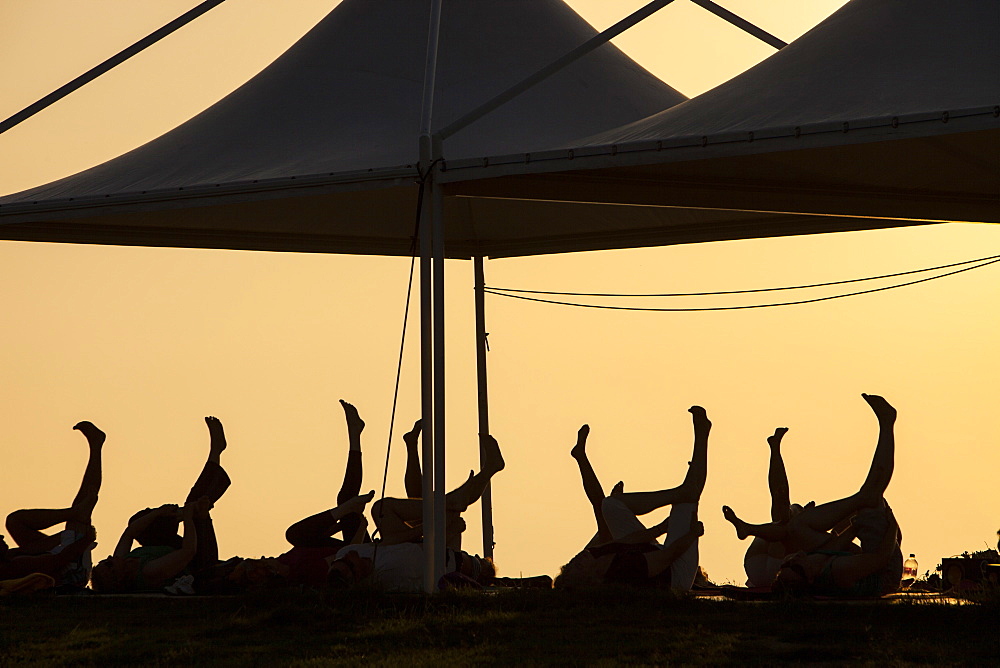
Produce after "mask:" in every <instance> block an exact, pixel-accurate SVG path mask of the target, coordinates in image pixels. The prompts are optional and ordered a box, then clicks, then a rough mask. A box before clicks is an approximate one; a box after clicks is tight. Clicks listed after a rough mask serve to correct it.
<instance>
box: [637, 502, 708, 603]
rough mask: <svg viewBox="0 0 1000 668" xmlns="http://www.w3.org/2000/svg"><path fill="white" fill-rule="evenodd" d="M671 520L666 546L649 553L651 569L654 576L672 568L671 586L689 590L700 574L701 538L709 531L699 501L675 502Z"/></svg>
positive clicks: (647, 557) (648, 562)
mask: <svg viewBox="0 0 1000 668" xmlns="http://www.w3.org/2000/svg"><path fill="white" fill-rule="evenodd" d="M668 522H669V527H670V529H669V531H668V532H667V536H666V538H665V539H664V541H663V547H662V549H660V550H657V551H656V552H649V553H647V555H646V564H647V568H648V572H649V575H650V576H651V577H652V576H656V575H659V574H660V573H662V572H664V571H665V570H667V569H668V568H669V569H670V586H671V588H672V589H680V590H682V591H688V590H690V589H691V586H692V585H693V584H694V578H695V576H696V575H697V574H698V539H699V538H700V537H701V536H702V535H704V533H705V527H704V526H703V525H702V523H701V522H699V521H698V504H696V503H676V504H674V505H673V507H672V508H671V509H670V518H669V520H668Z"/></svg>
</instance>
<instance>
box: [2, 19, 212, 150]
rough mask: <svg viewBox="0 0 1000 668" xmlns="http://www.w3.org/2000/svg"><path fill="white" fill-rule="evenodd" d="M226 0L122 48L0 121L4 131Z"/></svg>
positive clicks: (171, 23)
mask: <svg viewBox="0 0 1000 668" xmlns="http://www.w3.org/2000/svg"><path fill="white" fill-rule="evenodd" d="M224 1H225V0H206V1H205V2H202V3H201V4H200V5H198V6H197V7H195V8H193V9H191V10H190V11H187V12H185V13H184V14H181V15H180V16H178V17H177V18H176V19H174V20H173V21H171V22H170V23H168V24H167V25H165V26H163V27H162V28H160V29H159V30H156V31H154V32H152V33H150V34H149V35H146V36H145V37H143V38H142V39H140V40H139V41H138V42H136V43H135V44H133V45H132V46H129V47H128V48H125V49H122V50H121V51H119V52H118V53H116V54H115V55H113V56H111V57H110V58H108V59H107V60H105V61H104V62H103V63H101V64H100V65H96V66H94V67H92V68H90V69H89V70H87V71H86V72H84V73H83V74H81V75H80V76H78V77H77V78H75V79H73V80H72V81H70V82H69V83H67V84H65V85H63V86H60V87H59V88H57V89H56V90H54V91H52V92H51V93H49V94H48V95H46V96H45V97H43V98H42V99H40V100H38V101H37V102H35V103H34V104H31V105H29V106H27V107H25V108H24V109H22V110H21V111H19V112H17V113H16V114H14V115H13V116H10V117H9V118H6V119H4V120H3V121H0V134H3V133H4V132H6V131H7V130H10V129H11V128H12V127H14V126H15V125H17V124H18V123H21V122H23V121H26V120H28V119H29V118H31V117H32V116H34V115H35V114H37V113H38V112H40V111H42V110H43V109H45V108H47V107H50V106H52V105H53V104H55V103H56V102H58V101H59V100H61V99H63V98H64V97H66V96H67V95H69V94H70V93H72V92H73V91H76V90H79V89H80V88H82V87H83V86H85V85H87V84H88V83H90V82H91V81H93V80H94V79H96V78H97V77H99V76H101V75H102V74H104V73H105V72H107V71H109V70H111V69H112V68H114V67H117V66H118V65H120V64H122V63H124V62H125V61H126V60H128V59H129V58H131V57H132V56H134V55H135V54H137V53H139V52H140V51H143V50H144V49H146V48H147V47H150V46H152V45H153V44H156V43H157V42H159V41H160V40H161V39H163V38H164V37H166V36H167V35H169V34H170V33H172V32H175V31H177V30H180V29H181V28H183V27H184V26H186V25H187V24H188V23H191V21H194V20H195V19H196V18H198V17H199V16H201V15H202V14H204V13H205V12H207V11H208V10H210V9H212V8H213V7H216V6H218V5H221V4H222V3H223V2H224Z"/></svg>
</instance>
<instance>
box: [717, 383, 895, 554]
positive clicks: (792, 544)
mask: <svg viewBox="0 0 1000 668" xmlns="http://www.w3.org/2000/svg"><path fill="white" fill-rule="evenodd" d="M861 396H862V397H863V398H864V399H865V401H867V402H868V405H869V406H870V407H871V409H872V411H873V412H874V413H875V417H876V418H877V419H878V423H879V436H878V443H877V444H876V446H875V454H874V455H873V456H872V463H871V466H870V468H869V470H868V475H867V477H866V478H865V481H864V483H863V484H862V485H861V488H860V489H859V490H858V491H857V492H855V493H854V494H852V495H851V496H848V497H846V498H843V499H839V500H837V501H830V502H828V503H824V504H820V505H818V506H814V505H808V506H806V507H805V508H804V509H803V510H802V512H801V513H799V514H798V515H796V516H795V517H793V518H791V519H790V520H789V521H788V522H787V523H786V524H778V523H774V522H772V523H769V524H750V523H748V522H744V521H743V520H741V519H740V518H739V517H737V515H736V513H735V512H733V510H732V508H730V507H729V506H723V509H722V512H723V515H724V516H725V517H726V519H727V520H729V521H730V522H732V524H733V526H734V527H735V528H736V535H737V536H738V537H739V538H740V540H743V539H744V538H746V537H747V536H759V537H761V538H764V539H765V540H767V541H785V544H786V546H787V547H788V548H789V549H793V550H811V549H815V548H817V547H818V546H820V545H822V544H823V543H825V542H827V541H828V540H829V539H830V538H831V535H830V534H829V531H830V530H831V529H833V528H834V527H835V526H837V525H838V524H840V523H842V522H843V521H844V520H846V519H848V518H849V517H850V516H851V515H853V514H855V513H857V512H858V511H859V510H861V509H863V508H868V507H876V508H877V507H879V506H880V505H881V504H882V503H883V501H882V496H883V494H884V493H885V490H886V488H887V487H888V486H889V481H890V480H891V479H892V471H893V467H894V461H895V454H896V453H895V449H896V448H895V437H894V434H893V427H894V425H895V421H896V409H894V408H893V407H892V406H891V405H889V402H887V401H886V400H885V399H883V398H882V397H880V396H877V395H874V394H862V395H861Z"/></svg>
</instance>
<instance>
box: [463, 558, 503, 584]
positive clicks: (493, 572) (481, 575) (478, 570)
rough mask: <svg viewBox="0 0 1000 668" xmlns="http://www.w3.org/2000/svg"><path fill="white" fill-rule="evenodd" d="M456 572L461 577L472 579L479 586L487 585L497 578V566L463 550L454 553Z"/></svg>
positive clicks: (486, 559)
mask: <svg viewBox="0 0 1000 668" xmlns="http://www.w3.org/2000/svg"><path fill="white" fill-rule="evenodd" d="M455 562H456V570H457V571H458V572H459V573H461V574H462V575H464V576H466V577H468V578H472V579H473V580H475V581H476V582H478V583H479V584H481V585H488V584H491V583H492V582H493V580H494V579H495V578H496V576H497V566H496V564H495V563H494V562H493V560H492V559H490V558H489V557H480V556H478V555H475V554H469V553H468V552H465V551H464V550H456V551H455Z"/></svg>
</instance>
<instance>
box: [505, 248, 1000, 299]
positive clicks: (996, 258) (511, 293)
mask: <svg viewBox="0 0 1000 668" xmlns="http://www.w3.org/2000/svg"><path fill="white" fill-rule="evenodd" d="M997 262H1000V255H993V256H990V257H985V258H979V259H977V260H966V261H963V262H955V263H952V264H945V265H940V266H938V267H931V268H928V269H916V270H912V271H903V272H897V273H894V274H885V275H882V276H870V277H867V278H854V279H848V280H844V281H831V282H828V283H815V284H811V285H798V286H786V287H779V288H759V289H755V290H728V291H718V292H685V293H661V294H613V293H580V292H549V291H541V290H516V289H511V288H493V287H487V288H486V289H485V292H486V293H487V294H491V295H496V296H498V297H511V298H513V299H524V300H526V301H534V302H542V303H545V304H557V305H560V306H576V307H579V308H596V309H609V310H615V311H660V312H691V311H734V310H741V309H752V308H770V307H774V306H794V305H798V304H811V303H815V302H822V301H829V300H831V299H842V298H844V297H854V296H857V295H864V294H870V293H873V292H883V291H885V290H894V289H896V288H902V287H905V286H908V285H916V284H918V283H926V282H927V281H933V280H935V279H938V278H944V277H945V276H953V275H955V274H960V273H962V272H965V271H970V270H972V269H979V268H981V267H985V266H988V265H991V264H995V263H997ZM966 265H972V266H966ZM951 267H962V268H961V269H956V270H954V271H949V272H946V273H943V274H938V275H936V276H928V277H926V278H920V279H917V280H914V281H907V282H905V283H897V284H895V285H886V286H881V287H878V288H871V289H869V290H859V291H856V292H848V293H843V294H836V295H827V296H825V297H814V298H811V299H800V300H796V301H788V302H774V303H769V304H745V305H740V306H710V307H687V308H652V307H638V306H614V305H604V304H582V303H579V302H567V301H560V300H555V299H543V298H540V297H528V296H525V294H515V293H526V294H545V295H565V296H575V297H694V296H714V295H732V294H747V293H756V292H770V291H775V290H796V289H805V288H814V287H826V286H831V285H844V284H847V283H857V282H861V281H873V280H878V279H885V278H893V277H896V276H905V275H909V274H917V273H924V272H927V271H937V270H940V269H948V268H951Z"/></svg>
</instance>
